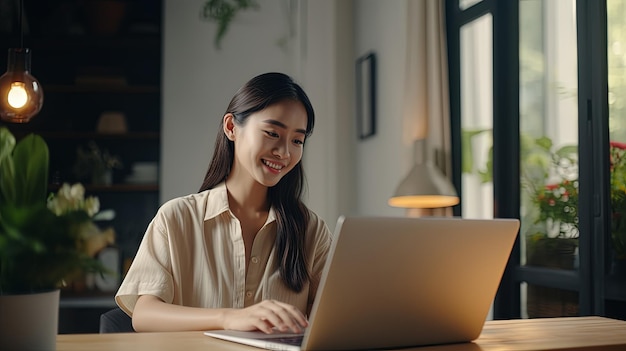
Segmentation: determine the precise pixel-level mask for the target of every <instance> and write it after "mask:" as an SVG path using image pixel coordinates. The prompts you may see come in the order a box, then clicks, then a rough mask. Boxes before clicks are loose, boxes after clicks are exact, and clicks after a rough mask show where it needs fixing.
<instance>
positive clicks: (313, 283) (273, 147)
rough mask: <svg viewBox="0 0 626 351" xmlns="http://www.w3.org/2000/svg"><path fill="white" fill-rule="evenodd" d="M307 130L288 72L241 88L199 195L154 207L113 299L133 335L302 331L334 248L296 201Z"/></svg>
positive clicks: (311, 117)
mask: <svg viewBox="0 0 626 351" xmlns="http://www.w3.org/2000/svg"><path fill="white" fill-rule="evenodd" d="M314 122H315V114H314V111H313V107H312V106H311V103H310V101H309V99H308V97H307V95H306V93H305V92H304V91H303V90H302V88H301V87H300V86H299V85H298V84H297V83H296V82H295V81H294V80H293V79H292V78H291V77H289V76H287V75H285V74H282V73H265V74H261V75H259V76H256V77H254V78H252V79H251V80H250V81H248V82H247V83H246V84H244V86H243V87H241V89H239V91H238V92H237V93H236V94H235V96H234V97H233V98H232V100H231V102H230V104H229V106H228V108H227V109H226V111H225V113H224V115H223V116H221V119H220V131H219V133H218V136H217V140H216V143H215V149H214V154H213V159H212V160H211V163H210V164H209V167H208V171H207V173H206V176H205V179H204V182H203V184H202V186H201V187H200V191H199V192H198V193H197V194H191V195H188V196H183V197H180V198H176V199H173V200H170V201H168V202H167V203H165V204H164V205H163V206H162V207H161V209H159V211H158V213H157V215H156V216H155V218H154V219H153V221H152V223H151V224H150V225H149V227H148V229H147V231H146V233H145V235H144V238H143V240H142V243H141V245H140V247H139V251H138V252H137V256H136V258H135V260H134V261H133V263H132V265H131V267H130V269H129V271H128V273H127V275H126V277H125V279H124V281H123V283H122V285H121V287H120V289H119V291H118V293H117V296H116V301H117V303H118V305H119V306H120V307H121V308H122V309H123V310H124V311H125V312H126V313H128V314H129V315H131V316H132V317H133V326H134V328H135V329H136V330H137V331H159V330H209V329H236V330H257V329H258V330H261V331H264V332H270V331H272V330H273V329H274V328H277V329H279V330H281V331H287V330H290V331H296V332H297V331H301V330H302V328H304V327H306V326H307V320H306V317H305V316H306V315H307V314H308V313H309V312H310V309H311V306H312V304H313V299H314V297H315V294H316V291H317V287H318V283H319V280H320V277H321V272H322V268H323V267H324V264H325V261H326V257H327V255H328V250H329V247H330V240H331V234H330V231H329V229H328V227H327V226H326V223H325V222H324V221H323V220H321V219H320V218H319V217H318V216H317V215H316V214H315V213H314V212H312V211H311V210H309V209H308V208H307V207H306V206H305V205H304V203H303V202H302V200H301V196H302V194H303V191H304V186H305V183H304V171H303V168H302V163H301V160H302V155H303V149H304V145H305V140H306V139H307V138H309V137H310V136H311V133H312V131H313V126H314ZM172 322H174V323H172Z"/></svg>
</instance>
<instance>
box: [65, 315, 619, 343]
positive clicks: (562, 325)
mask: <svg viewBox="0 0 626 351" xmlns="http://www.w3.org/2000/svg"><path fill="white" fill-rule="evenodd" d="M79 350H80V351H85V350H89V351H159V350H183V351H200V350H202V351H209V350H225V351H229V350H233V351H244V350H259V349H257V348H253V347H248V346H244V345H239V344H236V343H231V342H228V341H221V340H217V339H213V338H211V337H208V336H205V335H204V334H202V332H171V333H129V334H62V335H59V336H58V337H57V351H79ZM403 350H420V351H425V350H427V351H538V350H577V351H581V350H605V351H606V350H611V351H617V350H626V321H619V320H614V319H608V318H603V317H568V318H541V319H517V320H503V321H487V322H486V323H485V327H484V329H483V332H482V334H481V335H480V338H478V339H477V340H475V341H474V342H471V343H463V344H454V345H442V346H429V347H422V348H414V349H403Z"/></svg>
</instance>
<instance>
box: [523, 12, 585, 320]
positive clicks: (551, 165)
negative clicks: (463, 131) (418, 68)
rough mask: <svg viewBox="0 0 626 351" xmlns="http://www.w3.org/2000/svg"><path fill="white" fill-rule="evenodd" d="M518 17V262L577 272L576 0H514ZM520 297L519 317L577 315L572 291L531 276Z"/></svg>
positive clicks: (531, 265)
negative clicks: (517, 4) (533, 279)
mask: <svg viewBox="0 0 626 351" xmlns="http://www.w3.org/2000/svg"><path fill="white" fill-rule="evenodd" d="M519 19H520V23H519V26H520V31H519V62H520V66H519V67H520V72H519V75H520V86H519V105H520V106H519V108H520V122H519V125H520V190H521V194H520V199H521V207H520V216H521V218H520V219H521V230H520V263H521V265H522V266H528V267H530V268H532V269H534V270H535V271H536V272H539V273H541V272H542V271H544V270H552V271H570V272H572V271H577V270H578V265H579V260H578V248H579V243H578V240H579V239H578V238H579V227H578V223H579V221H578V188H579V182H578V108H577V104H578V91H577V86H578V79H577V70H578V66H577V65H578V62H577V59H576V57H577V39H576V1H575V0H556V1H555V0H551V1H543V0H522V1H520V2H519ZM554 273H557V274H558V273H560V272H554ZM567 277H569V278H571V279H574V276H573V275H568V276H564V275H562V278H563V279H566V278H567ZM571 284H573V282H571ZM559 285H560V284H559ZM521 300H522V301H521V313H522V317H529V318H534V317H556V316H576V315H578V314H579V309H578V292H577V291H575V290H569V289H563V288H562V287H556V286H547V285H545V282H541V281H539V280H537V281H534V282H522V284H521Z"/></svg>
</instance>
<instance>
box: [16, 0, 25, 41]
mask: <svg viewBox="0 0 626 351" xmlns="http://www.w3.org/2000/svg"><path fill="white" fill-rule="evenodd" d="M18 11H19V17H18V19H17V23H18V25H19V27H20V49H23V48H24V23H23V20H24V0H20V8H19V10H18Z"/></svg>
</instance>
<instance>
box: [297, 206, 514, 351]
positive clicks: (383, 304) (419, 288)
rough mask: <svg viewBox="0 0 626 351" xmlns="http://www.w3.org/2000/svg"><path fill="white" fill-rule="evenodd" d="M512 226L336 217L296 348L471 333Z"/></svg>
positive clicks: (445, 339)
mask: <svg viewBox="0 0 626 351" xmlns="http://www.w3.org/2000/svg"><path fill="white" fill-rule="evenodd" d="M518 229H519V221H518V220H516V219H495V220H472V219H459V218H405V217H342V218H340V219H339V220H338V222H337V228H336V230H335V233H336V238H335V240H334V242H333V246H332V248H331V254H330V255H329V262H327V265H326V267H325V270H324V273H323V276H322V281H321V283H320V287H319V289H318V296H317V297H316V300H315V303H314V305H313V310H312V313H311V316H310V323H311V325H310V326H309V328H308V331H307V333H306V334H305V338H304V342H303V345H302V349H304V350H331V349H332V350H350V349H365V348H367V349H372V348H390V347H404V346H416V345H431V344H442V343H454V342H466V341H471V340H474V339H476V338H477V337H478V336H479V334H480V332H481V330H482V327H483V325H484V322H485V319H486V318H487V314H488V312H489V308H490V306H491V303H492V301H493V299H494V297H495V294H496V291H497V288H498V285H499V282H500V280H501V278H502V274H503V272H504V268H505V265H506V262H507V260H508V258H509V255H510V252H511V249H512V247H513V243H514V241H515V238H516V235H517V232H518Z"/></svg>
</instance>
